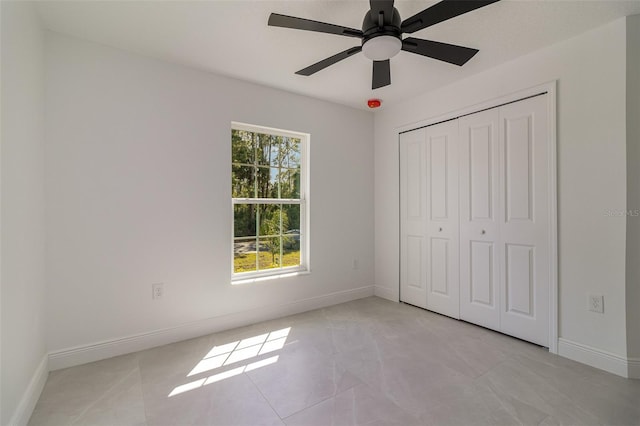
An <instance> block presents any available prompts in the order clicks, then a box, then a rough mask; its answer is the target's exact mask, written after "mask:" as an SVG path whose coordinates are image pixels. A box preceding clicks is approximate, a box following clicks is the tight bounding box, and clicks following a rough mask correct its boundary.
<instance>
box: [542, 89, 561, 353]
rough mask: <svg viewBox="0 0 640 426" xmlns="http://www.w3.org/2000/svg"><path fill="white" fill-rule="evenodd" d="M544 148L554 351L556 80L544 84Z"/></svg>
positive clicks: (553, 347)
mask: <svg viewBox="0 0 640 426" xmlns="http://www.w3.org/2000/svg"><path fill="white" fill-rule="evenodd" d="M544 86H546V91H547V114H548V117H547V120H548V124H549V125H548V126H547V127H548V130H549V134H548V142H547V143H548V149H547V161H548V167H547V173H548V177H549V183H548V196H549V352H551V353H553V354H557V353H558V162H557V153H558V145H557V134H558V130H557V127H556V126H557V122H556V114H557V112H556V106H557V98H556V96H557V91H556V86H557V82H556V80H554V81H551V82H549V83H547V84H546V85H544Z"/></svg>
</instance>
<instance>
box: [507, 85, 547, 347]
mask: <svg viewBox="0 0 640 426" xmlns="http://www.w3.org/2000/svg"><path fill="white" fill-rule="evenodd" d="M546 102H547V100H546V96H537V97H535V98H530V99H526V100H523V101H520V102H515V103H513V104H509V105H505V106H502V107H500V155H501V164H502V165H503V169H502V174H503V178H502V183H501V191H500V193H501V202H502V205H503V208H502V209H501V211H500V221H501V234H502V249H503V255H502V256H503V262H502V271H501V298H502V300H503V303H502V306H501V324H502V331H503V332H504V333H507V334H511V335H513V336H516V337H519V338H521V339H525V340H528V341H531V342H534V343H538V344H540V345H543V346H548V345H549V341H548V336H549V263H550V259H549V199H548V194H549V192H548V184H549V182H548V162H547V161H548V149H549V148H548V142H549V138H548V127H547V126H548V118H547V107H546Z"/></svg>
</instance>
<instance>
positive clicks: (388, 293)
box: [373, 285, 398, 302]
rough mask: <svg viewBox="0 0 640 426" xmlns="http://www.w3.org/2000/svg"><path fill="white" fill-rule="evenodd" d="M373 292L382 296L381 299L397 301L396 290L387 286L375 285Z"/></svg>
mask: <svg viewBox="0 0 640 426" xmlns="http://www.w3.org/2000/svg"><path fill="white" fill-rule="evenodd" d="M373 294H374V295H376V296H378V297H382V298H383V299H387V300H391V301H392V302H397V301H398V294H397V292H395V291H393V290H392V289H390V288H389V287H382V286H379V285H377V286H375V287H374V289H373Z"/></svg>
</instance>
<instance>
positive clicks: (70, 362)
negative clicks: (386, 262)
mask: <svg viewBox="0 0 640 426" xmlns="http://www.w3.org/2000/svg"><path fill="white" fill-rule="evenodd" d="M369 296H373V286H364V287H359V288H354V289H350V290H343V291H338V292H335V293H330V294H326V295H322V296H316V297H310V298H308V299H302V300H296V301H293V302H289V303H283V304H278V305H271V306H267V307H263V308H257V309H252V310H248V311H242V312H237V313H233V314H227V315H220V316H217V317H212V318H207V319H204V320H201V321H194V322H191V323H187V324H183V325H179V326H177V327H172V328H165V329H162V330H155V331H151V332H148V333H141V334H136V335H132V336H126V337H122V338H119V339H112V340H106V341H102V342H96V343H93V344H90V345H84V346H77V347H74V348H67V349H62V350H59V351H55V352H52V353H50V354H49V368H50V369H51V371H53V370H59V369H61V368H67V367H73V366H75V365H80V364H86V363H88V362H93V361H98V360H101V359H105V358H111V357H114V356H118V355H124V354H128V353H132V352H137V351H141V350H145V349H150V348H153V347H156V346H162V345H166V344H169V343H174V342H179V341H182V340H186V339H192V338H194V337H200V336H204V335H207V334H211V333H216V332H219V331H223V330H229V329H232V328H236V327H242V326H245V325H249V324H254V323H257V322H260V321H268V320H271V319H275V318H281V317H284V316H287V315H293V314H298V313H301V312H306V311H310V310H313V309H319V308H323V307H326V306H331V305H336V304H339V303H344V302H349V301H351V300H356V299H362V298H365V297H369Z"/></svg>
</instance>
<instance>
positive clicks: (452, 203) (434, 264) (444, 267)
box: [426, 120, 460, 318]
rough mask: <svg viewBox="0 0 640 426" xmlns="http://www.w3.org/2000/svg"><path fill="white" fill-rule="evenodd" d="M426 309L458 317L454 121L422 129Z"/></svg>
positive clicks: (456, 146)
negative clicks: (425, 217) (425, 191)
mask: <svg viewBox="0 0 640 426" xmlns="http://www.w3.org/2000/svg"><path fill="white" fill-rule="evenodd" d="M426 151H427V211H428V212H429V213H428V221H427V223H426V225H427V227H426V235H427V238H428V240H429V243H428V244H427V250H428V253H427V270H428V272H427V309H429V310H432V311H434V312H438V313H441V314H443V315H448V316H450V317H453V318H459V315H460V308H459V304H460V293H459V289H460V284H459V272H460V271H459V262H458V123H457V121H456V120H454V121H450V122H446V123H440V124H436V125H433V126H429V127H427V128H426Z"/></svg>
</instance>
